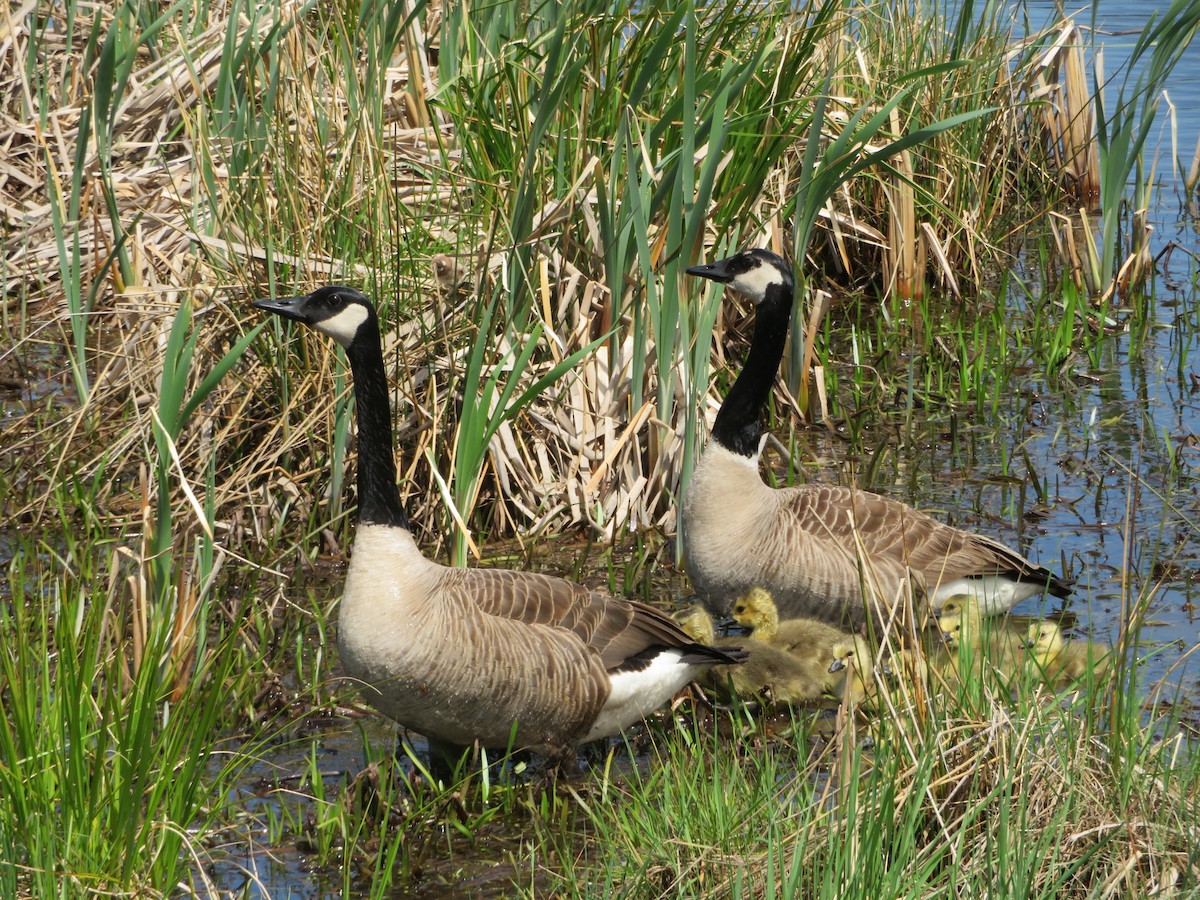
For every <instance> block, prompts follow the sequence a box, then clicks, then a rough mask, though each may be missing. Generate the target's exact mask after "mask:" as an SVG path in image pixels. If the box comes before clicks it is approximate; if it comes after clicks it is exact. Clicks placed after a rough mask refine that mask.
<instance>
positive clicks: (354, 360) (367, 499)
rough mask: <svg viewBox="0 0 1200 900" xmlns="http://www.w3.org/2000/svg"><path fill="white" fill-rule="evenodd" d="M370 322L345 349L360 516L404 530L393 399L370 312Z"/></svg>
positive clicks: (369, 522)
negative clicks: (353, 412) (353, 409)
mask: <svg viewBox="0 0 1200 900" xmlns="http://www.w3.org/2000/svg"><path fill="white" fill-rule="evenodd" d="M370 324H372V325H373V326H374V327H373V328H366V327H363V328H361V329H360V330H359V333H358V335H357V336H356V337H355V339H354V342H353V343H352V344H351V345H350V346H349V348H348V349H347V350H346V358H347V359H349V360H350V371H351V372H352V373H353V375H354V405H355V406H356V407H358V521H359V523H360V524H363V525H394V526H397V527H399V528H405V529H407V528H408V516H407V515H406V514H405V512H404V506H403V505H402V504H401V503H400V491H399V490H398V489H397V487H396V458H395V456H394V454H393V448H392V404H391V401H390V400H389V399H388V386H387V372H386V370H385V369H384V366H383V350H382V348H381V347H380V344H379V325H378V322H377V320H376V319H375V315H374V314H372V315H371V323H370Z"/></svg>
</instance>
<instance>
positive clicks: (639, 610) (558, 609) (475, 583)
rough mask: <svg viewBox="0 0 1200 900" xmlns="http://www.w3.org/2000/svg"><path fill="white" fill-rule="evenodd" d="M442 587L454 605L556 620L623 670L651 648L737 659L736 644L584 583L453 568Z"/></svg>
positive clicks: (609, 665)
mask: <svg viewBox="0 0 1200 900" xmlns="http://www.w3.org/2000/svg"><path fill="white" fill-rule="evenodd" d="M440 588H441V591H442V592H443V593H444V594H445V596H446V598H447V600H448V601H449V602H450V603H452V604H463V605H473V606H474V607H475V608H476V609H478V610H479V611H480V612H483V613H485V614H486V615H489V616H496V617H497V618H502V619H511V620H514V621H518V622H524V623H525V624H528V625H535V624H536V625H551V626H556V627H559V628H563V629H566V630H567V631H570V632H572V633H573V634H575V635H576V636H577V637H578V638H579V639H580V640H581V641H583V643H584V644H585V645H586V646H587V647H588V648H589V649H591V650H592V651H594V652H595V653H597V654H599V656H600V659H601V661H602V662H603V664H604V667H605V669H607V670H608V671H613V670H615V669H620V668H621V667H622V666H624V665H625V664H626V663H628V662H629V661H630V660H631V659H634V658H637V657H639V656H640V655H642V654H645V653H646V652H647V651H650V650H655V649H662V648H678V649H681V650H684V651H686V652H685V659H691V660H692V661H695V662H714V663H733V662H738V661H740V660H741V658H742V655H741V654H740V653H739V652H738V649H737V648H736V647H706V646H704V645H702V644H698V643H696V642H695V641H694V640H692V639H691V638H690V637H688V635H687V634H686V633H685V632H684V631H683V630H682V629H681V628H680V627H679V624H678V623H677V622H676V621H675V620H674V619H672V618H671V617H670V616H668V615H667V614H666V613H664V612H660V611H659V610H657V609H655V608H654V607H652V606H646V605H645V604H643V603H637V602H633V601H628V600H622V599H620V598H617V597H611V596H609V595H607V594H601V593H598V592H596V591H590V590H588V589H587V588H585V587H583V586H582V585H578V584H575V583H574V582H571V581H567V580H565V579H562V578H555V577H553V576H550V575H542V574H539V573H536V572H519V571H515V570H511V569H449V570H447V572H446V576H445V577H444V578H443V580H442V584H441V586H440Z"/></svg>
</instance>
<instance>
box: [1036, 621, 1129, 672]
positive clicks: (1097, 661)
mask: <svg viewBox="0 0 1200 900" xmlns="http://www.w3.org/2000/svg"><path fill="white" fill-rule="evenodd" d="M1026 646H1027V647H1028V648H1029V650H1030V653H1031V654H1032V659H1033V662H1034V664H1035V665H1036V666H1037V669H1038V671H1039V672H1040V673H1041V674H1042V676H1043V677H1044V678H1045V679H1046V681H1047V682H1048V683H1050V684H1065V683H1067V682H1071V681H1078V680H1079V679H1080V678H1083V677H1084V676H1086V675H1087V674H1088V673H1089V672H1091V673H1093V674H1094V675H1097V676H1100V675H1103V674H1104V673H1105V672H1106V671H1108V667H1109V665H1110V664H1111V663H1112V651H1111V650H1110V649H1109V648H1107V647H1102V646H1100V645H1098V644H1093V643H1092V642H1091V641H1068V640H1066V639H1065V638H1064V637H1063V634H1062V629H1061V628H1060V627H1059V626H1058V623H1057V622H1034V623H1033V624H1032V625H1030V626H1029V634H1028V638H1027V640H1026Z"/></svg>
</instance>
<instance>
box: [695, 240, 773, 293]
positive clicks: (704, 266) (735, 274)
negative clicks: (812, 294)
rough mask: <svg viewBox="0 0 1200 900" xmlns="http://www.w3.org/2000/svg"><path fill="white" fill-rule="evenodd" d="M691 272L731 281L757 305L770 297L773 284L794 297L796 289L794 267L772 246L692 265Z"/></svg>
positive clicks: (728, 283)
mask: <svg viewBox="0 0 1200 900" xmlns="http://www.w3.org/2000/svg"><path fill="white" fill-rule="evenodd" d="M687 273H688V274H689V275H697V276H699V277H700V278H708V279H709V280H711V281H717V282H720V283H721V284H727V285H729V286H730V287H731V288H733V289H734V290H735V291H738V292H739V293H742V294H745V295H746V296H747V297H749V298H750V299H751V300H753V301H754V303H755V305H757V304H760V303H762V302H763V300H764V299H766V296H767V293H768V292H769V291H770V290H771V288H780V289H782V290H783V291H785V292H786V294H787V296H788V297H789V298H790V297H791V295H792V292H793V290H794V282H793V280H792V269H791V267H790V266H789V265H788V264H787V263H786V262H785V261H784V259H783V257H781V256H779V255H778V254H776V253H772V252H771V251H770V250H764V249H762V248H754V249H752V250H743V251H742V252H741V253H735V254H734V255H733V256H728V257H726V258H725V259H721V260H718V261H717V262H711V263H701V264H700V265H696V266H690V267H689V268H688V270H687Z"/></svg>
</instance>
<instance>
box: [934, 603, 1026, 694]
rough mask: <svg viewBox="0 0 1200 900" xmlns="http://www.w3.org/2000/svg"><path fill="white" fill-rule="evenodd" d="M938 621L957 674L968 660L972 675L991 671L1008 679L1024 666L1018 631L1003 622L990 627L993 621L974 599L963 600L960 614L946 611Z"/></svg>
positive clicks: (959, 673) (961, 673) (950, 664)
mask: <svg viewBox="0 0 1200 900" xmlns="http://www.w3.org/2000/svg"><path fill="white" fill-rule="evenodd" d="M938 622H939V625H940V627H941V630H942V638H943V640H944V641H945V642H946V649H947V650H948V651H949V666H950V669H952V670H953V671H954V672H955V673H956V674H958V675H960V676H961V675H963V674H964V672H963V665H964V663H967V664H968V665H969V670H968V672H967V674H969V675H970V676H971V677H974V678H979V677H981V676H982V675H983V673H984V672H987V671H990V672H993V673H995V674H997V675H1000V676H1001V677H1002V678H1003V680H1005V681H1008V680H1010V679H1011V678H1012V677H1013V676H1014V675H1016V673H1017V671H1018V670H1019V669H1020V668H1021V665H1022V663H1023V661H1024V660H1023V657H1022V655H1021V653H1020V649H1021V645H1020V641H1019V640H1018V639H1017V637H1016V635H1013V634H1011V633H1009V632H1008V630H1007V629H1005V628H1004V627H1003V626H1002V625H997V626H996V628H995V631H991V630H990V629H991V628H992V624H991V623H990V622H989V623H988V624H987V625H985V624H984V622H983V614H982V613H981V612H980V609H979V607H978V605H977V604H975V603H974V602H973V601H972V602H969V603H966V604H964V605H963V606H962V607H961V612H960V613H959V614H957V615H954V614H943V615H942V616H941V618H940V619H939V620H938Z"/></svg>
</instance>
